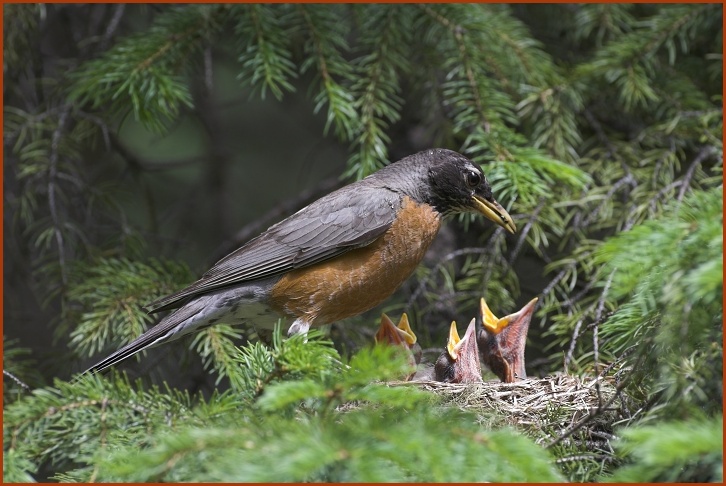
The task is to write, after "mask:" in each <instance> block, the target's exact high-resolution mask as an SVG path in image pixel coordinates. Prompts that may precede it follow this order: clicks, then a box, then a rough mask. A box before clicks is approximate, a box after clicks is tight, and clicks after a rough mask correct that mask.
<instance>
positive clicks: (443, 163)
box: [425, 149, 516, 233]
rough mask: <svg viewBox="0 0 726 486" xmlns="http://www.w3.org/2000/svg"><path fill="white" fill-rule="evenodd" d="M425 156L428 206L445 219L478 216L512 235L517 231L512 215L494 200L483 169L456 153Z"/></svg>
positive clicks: (440, 151)
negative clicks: (445, 216)
mask: <svg viewBox="0 0 726 486" xmlns="http://www.w3.org/2000/svg"><path fill="white" fill-rule="evenodd" d="M425 153H426V155H427V156H428V157H427V158H428V159H429V163H428V164H427V165H428V167H427V174H426V178H427V186H428V194H426V197H427V198H428V200H427V201H426V202H428V203H429V204H431V205H432V206H433V207H435V208H436V210H437V211H439V212H440V213H441V214H443V215H450V214H455V213H461V212H466V211H471V212H478V213H481V214H483V215H484V216H485V217H487V218H488V219H490V220H492V221H493V222H494V223H496V224H498V225H500V226H502V227H504V228H505V229H506V230H507V231H509V232H510V233H514V232H515V231H516V227H515V226H514V221H513V220H512V218H511V216H509V213H507V211H506V210H505V209H504V208H503V207H502V206H501V205H500V204H499V203H498V202H497V201H496V200H495V199H494V196H493V195H492V188H491V186H490V185H489V182H488V181H487V178H486V176H485V175H484V173H483V172H482V170H481V167H479V165H477V164H475V163H473V162H472V161H471V160H469V159H467V158H466V157H464V156H463V155H461V154H459V153H457V152H454V151H452V150H445V149H432V150H428V151H426V152H425Z"/></svg>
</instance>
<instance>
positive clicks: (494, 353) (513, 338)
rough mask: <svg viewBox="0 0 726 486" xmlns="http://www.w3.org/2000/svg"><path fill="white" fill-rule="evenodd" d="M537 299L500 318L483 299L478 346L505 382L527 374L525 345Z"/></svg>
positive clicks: (485, 360) (488, 362)
mask: <svg viewBox="0 0 726 486" xmlns="http://www.w3.org/2000/svg"><path fill="white" fill-rule="evenodd" d="M536 303H537V298H536V297H535V298H534V299H532V300H530V301H529V302H528V303H527V305H525V306H524V307H523V308H522V309H521V310H520V311H518V312H515V313H514V314H509V315H508V316H505V317H502V318H501V319H499V318H497V316H495V315H494V314H493V313H492V311H491V310H489V306H487V303H486V302H485V301H484V299H481V302H480V308H479V310H480V316H481V321H482V329H481V332H480V333H479V348H480V349H481V353H482V358H483V359H484V363H486V365H487V366H488V367H489V368H490V369H491V370H492V371H493V372H494V374H495V375H497V376H498V377H499V379H500V380H502V381H503V382H505V383H512V382H514V381H515V380H516V379H523V378H526V377H527V374H526V371H525V366H524V348H525V345H526V342H527V331H528V330H529V323H530V321H531V320H532V314H533V312H534V307H535V304H536Z"/></svg>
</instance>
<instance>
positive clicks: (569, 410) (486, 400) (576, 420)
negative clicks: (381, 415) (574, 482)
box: [389, 374, 621, 452]
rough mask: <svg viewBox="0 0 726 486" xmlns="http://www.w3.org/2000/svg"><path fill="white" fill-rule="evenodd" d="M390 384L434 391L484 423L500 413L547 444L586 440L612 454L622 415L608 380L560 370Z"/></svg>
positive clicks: (513, 424) (508, 421) (501, 417)
mask: <svg viewBox="0 0 726 486" xmlns="http://www.w3.org/2000/svg"><path fill="white" fill-rule="evenodd" d="M389 386H416V387H419V388H422V389H424V390H427V391H430V392H432V393H435V394H436V395H439V396H440V397H441V398H442V399H443V400H444V403H447V404H450V405H453V406H457V407H459V408H462V409H466V410H469V411H472V412H474V413H476V414H477V415H478V416H479V417H480V419H481V420H482V421H486V420H491V417H492V415H496V417H497V420H498V421H499V423H501V422H502V421H503V422H504V424H506V425H511V426H514V427H516V428H518V429H524V430H525V431H527V432H529V433H530V435H532V436H533V438H535V440H536V441H537V442H538V443H543V444H544V445H554V444H555V443H560V442H563V443H564V444H568V443H569V444H572V445H582V442H583V441H586V442H587V446H588V447H587V448H588V449H590V450H592V449H598V450H599V451H600V452H611V451H612V449H611V448H610V444H609V440H610V439H611V438H612V434H611V432H612V424H613V423H614V422H615V421H616V420H617V419H618V418H619V417H621V414H620V413H619V412H620V410H621V404H620V403H619V402H620V399H619V397H618V396H617V390H616V388H615V386H613V384H612V380H611V379H608V378H601V379H599V380H596V379H592V378H590V379H587V378H581V377H578V376H571V375H565V374H558V375H553V376H547V377H545V378H530V379H526V380H521V381H518V382H516V383H501V382H498V381H488V382H484V383H472V384H452V383H440V382H436V381H419V382H415V381H412V382H390V383H389ZM575 432H577V434H575ZM573 441H574V442H575V443H574V444H573ZM593 442H596V443H593Z"/></svg>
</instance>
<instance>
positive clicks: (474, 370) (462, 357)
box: [434, 319, 482, 383]
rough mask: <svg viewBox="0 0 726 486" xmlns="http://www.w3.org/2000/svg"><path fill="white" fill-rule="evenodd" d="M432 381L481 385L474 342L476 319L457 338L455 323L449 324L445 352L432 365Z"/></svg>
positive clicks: (477, 355)
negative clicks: (460, 336)
mask: <svg viewBox="0 0 726 486" xmlns="http://www.w3.org/2000/svg"><path fill="white" fill-rule="evenodd" d="M434 380H436V381H441V382H444V383H481V382H482V378H481V363H479V349H478V347H477V342H476V319H472V320H471V322H469V326H468V327H467V328H466V332H465V333H464V337H462V338H459V333H458V331H457V330H456V322H452V323H451V328H450V330H449V339H448V341H447V343H446V350H445V351H444V352H443V353H442V354H441V356H439V359H437V360H436V363H435V364H434Z"/></svg>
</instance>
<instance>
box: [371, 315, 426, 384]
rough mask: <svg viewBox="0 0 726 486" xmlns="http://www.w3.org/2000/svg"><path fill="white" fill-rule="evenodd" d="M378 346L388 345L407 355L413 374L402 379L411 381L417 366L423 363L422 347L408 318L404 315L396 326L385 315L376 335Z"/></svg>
mask: <svg viewBox="0 0 726 486" xmlns="http://www.w3.org/2000/svg"><path fill="white" fill-rule="evenodd" d="M375 341H376V344H387V345H391V346H396V347H398V348H399V349H400V350H401V352H403V353H405V355H406V358H407V360H408V363H409V364H410V365H411V372H410V373H409V374H407V375H405V376H403V377H402V379H403V381H409V380H410V379H411V378H412V377H413V375H414V374H415V373H416V365H418V363H419V362H420V361H421V346H420V345H419V344H418V343H417V342H416V335H415V334H414V333H413V330H412V329H411V325H410V324H409V323H408V316H407V315H406V314H405V313H404V314H403V315H402V316H401V319H400V320H399V321H398V326H396V325H395V324H394V323H393V321H392V320H391V318H390V317H388V316H387V315H386V314H385V313H384V314H383V315H382V316H381V326H380V327H379V328H378V332H376V335H375Z"/></svg>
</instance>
